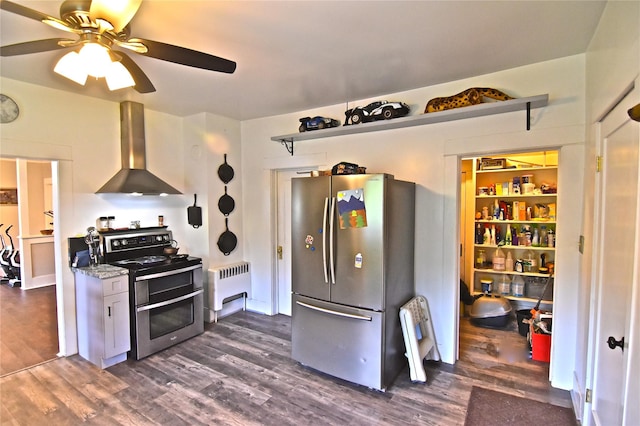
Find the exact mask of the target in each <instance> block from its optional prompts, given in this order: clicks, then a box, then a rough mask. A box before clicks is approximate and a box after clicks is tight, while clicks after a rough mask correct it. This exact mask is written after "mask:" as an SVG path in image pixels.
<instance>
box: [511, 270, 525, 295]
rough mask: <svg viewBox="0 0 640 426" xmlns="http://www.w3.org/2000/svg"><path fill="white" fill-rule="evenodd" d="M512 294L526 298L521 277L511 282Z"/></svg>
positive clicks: (514, 278) (518, 276) (517, 276)
mask: <svg viewBox="0 0 640 426" xmlns="http://www.w3.org/2000/svg"><path fill="white" fill-rule="evenodd" d="M511 294H512V295H513V296H515V297H523V296H524V280H523V279H522V277H521V276H520V275H516V276H515V277H513V280H511Z"/></svg>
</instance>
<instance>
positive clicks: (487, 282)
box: [480, 278, 493, 294]
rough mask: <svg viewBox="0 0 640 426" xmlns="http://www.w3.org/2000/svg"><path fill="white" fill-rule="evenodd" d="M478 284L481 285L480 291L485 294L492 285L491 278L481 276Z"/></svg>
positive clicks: (489, 291) (488, 292) (489, 290)
mask: <svg viewBox="0 0 640 426" xmlns="http://www.w3.org/2000/svg"><path fill="white" fill-rule="evenodd" d="M480 285H481V286H482V292H483V293H485V294H490V293H491V288H492V285H493V280H492V279H491V278H482V279H481V280H480Z"/></svg>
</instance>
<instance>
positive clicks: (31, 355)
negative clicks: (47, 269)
mask: <svg viewBox="0 0 640 426" xmlns="http://www.w3.org/2000/svg"><path fill="white" fill-rule="evenodd" d="M57 353H58V318H57V315H56V288H55V286H47V287H42V288H34V289H31V290H22V289H20V288H19V287H9V286H8V285H4V284H3V285H0V376H4V375H6V374H9V373H12V372H15V371H18V370H21V369H23V368H27V367H31V366H34V365H37V364H40V363H42V362H45V361H48V360H51V359H54V358H56V354H57Z"/></svg>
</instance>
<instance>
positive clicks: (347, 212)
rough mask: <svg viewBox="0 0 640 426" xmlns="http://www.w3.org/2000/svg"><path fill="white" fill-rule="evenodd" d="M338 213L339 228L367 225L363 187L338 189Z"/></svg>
mask: <svg viewBox="0 0 640 426" xmlns="http://www.w3.org/2000/svg"><path fill="white" fill-rule="evenodd" d="M336 199H337V201H338V214H339V215H340V229H347V228H364V227H366V226H367V211H366V209H365V205H364V189H362V188H360V189H349V190H345V191H338V194H337V195H336Z"/></svg>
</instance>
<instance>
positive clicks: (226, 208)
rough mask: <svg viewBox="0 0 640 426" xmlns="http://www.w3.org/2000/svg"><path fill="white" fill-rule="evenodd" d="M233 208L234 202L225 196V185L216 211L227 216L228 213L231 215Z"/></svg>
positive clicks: (228, 196)
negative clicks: (218, 210)
mask: <svg viewBox="0 0 640 426" xmlns="http://www.w3.org/2000/svg"><path fill="white" fill-rule="evenodd" d="M235 207H236V202H235V201H234V200H233V198H232V197H231V196H230V195H228V194H227V185H225V186H224V195H223V196H222V197H220V199H219V200H218V209H220V212H221V213H222V214H223V215H225V216H229V213H231V212H232V211H233V209H234V208H235Z"/></svg>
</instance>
